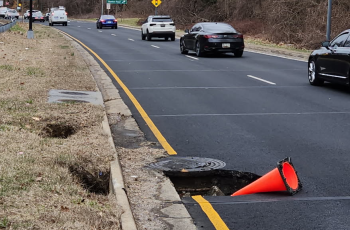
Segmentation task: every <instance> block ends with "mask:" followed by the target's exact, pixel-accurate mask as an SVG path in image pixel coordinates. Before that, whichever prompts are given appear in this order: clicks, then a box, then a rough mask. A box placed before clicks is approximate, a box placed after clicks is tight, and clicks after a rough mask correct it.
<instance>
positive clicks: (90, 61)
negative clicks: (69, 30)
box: [64, 35, 137, 230]
mask: <svg viewBox="0 0 350 230" xmlns="http://www.w3.org/2000/svg"><path fill="white" fill-rule="evenodd" d="M64 36H65V35H64ZM65 37H66V38H67V40H70V41H71V43H72V45H73V46H74V48H75V49H77V50H78V51H79V52H80V54H81V56H82V57H83V59H84V61H85V63H86V64H87V65H88V67H89V69H90V72H91V75H92V77H93V79H94V80H95V82H96V86H97V90H98V91H100V92H101V94H102V97H103V100H104V102H105V103H104V104H105V108H106V109H105V111H106V113H105V115H104V119H103V122H102V129H103V130H104V132H105V133H106V135H107V136H108V142H109V143H110V145H111V148H112V149H113V152H114V154H115V157H114V158H115V159H116V160H115V161H112V162H111V163H110V192H111V193H113V194H115V196H116V198H117V204H118V205H119V206H121V207H122V209H123V211H122V214H121V218H120V224H121V226H122V229H124V230H137V227H136V223H135V220H134V216H133V214H132V211H131V207H130V204H129V199H128V197H127V194H126V192H125V191H126V190H125V188H124V179H123V173H122V168H121V166H120V163H119V158H118V153H117V151H116V148H115V145H114V141H113V137H112V133H111V129H110V127H109V123H108V118H107V113H108V111H109V106H108V103H106V101H110V100H111V97H112V98H114V100H118V101H119V103H117V104H118V107H119V108H120V109H118V111H113V112H117V113H120V114H126V115H128V114H129V113H130V114H131V112H130V111H129V109H128V108H127V106H126V105H125V104H124V102H123V101H122V99H121V98H120V96H119V93H118V90H117V89H116V88H114V89H112V90H114V92H112V93H111V92H110V91H108V86H107V87H106V85H110V84H112V80H111V79H110V78H109V77H108V75H107V74H106V73H105V72H104V70H103V69H102V68H101V67H100V65H99V64H98V63H97V61H96V60H95V59H94V58H93V57H92V56H91V55H90V54H89V53H88V52H87V51H86V50H85V49H84V48H82V47H81V46H80V45H79V44H78V43H77V42H75V41H74V40H73V39H71V38H69V37H67V36H65ZM108 80H109V81H108ZM105 87H106V88H107V89H106V88H105ZM115 91H116V92H115ZM112 100H113V99H112ZM135 124H136V122H135Z"/></svg>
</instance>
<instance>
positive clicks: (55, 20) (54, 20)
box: [49, 6, 68, 26]
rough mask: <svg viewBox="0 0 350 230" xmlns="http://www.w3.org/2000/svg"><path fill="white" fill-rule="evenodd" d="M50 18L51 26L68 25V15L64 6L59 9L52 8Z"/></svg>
mask: <svg viewBox="0 0 350 230" xmlns="http://www.w3.org/2000/svg"><path fill="white" fill-rule="evenodd" d="M51 10H52V11H51V12H50V16H49V26H53V25H54V24H62V25H63V26H67V25H68V17H67V15H68V13H67V12H66V10H65V8H64V7H63V6H60V7H59V8H52V9H51Z"/></svg>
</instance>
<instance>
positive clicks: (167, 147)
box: [60, 31, 177, 155]
mask: <svg viewBox="0 0 350 230" xmlns="http://www.w3.org/2000/svg"><path fill="white" fill-rule="evenodd" d="M60 32H62V33H63V34H64V35H66V36H68V37H70V38H72V39H73V40H75V41H76V42H78V43H79V44H80V45H82V46H83V47H85V49H87V50H88V51H90V52H91V53H92V54H93V55H95V57H96V58H97V59H98V60H99V61H100V62H101V63H102V64H103V65H104V66H105V67H106V69H107V70H108V71H109V72H110V73H111V74H112V76H113V77H114V79H115V80H116V81H117V82H118V84H119V85H120V86H121V87H122V89H123V90H124V92H125V93H126V94H127V95H128V97H129V98H130V100H131V101H132V103H133V104H134V105H135V107H136V109H137V111H138V112H139V113H140V114H141V116H142V118H143V119H144V120H145V122H146V124H147V125H148V127H149V128H150V129H151V131H152V132H153V134H154V136H155V137H156V138H157V140H158V141H159V143H160V144H161V145H162V146H163V148H164V149H165V150H166V151H167V152H168V154H169V155H176V154H177V153H176V152H175V150H174V149H173V148H172V147H171V146H170V145H169V143H168V142H167V140H166V139H165V138H164V137H163V135H162V134H161V133H160V132H159V130H158V128H157V127H156V126H155V125H154V123H153V121H152V120H151V118H149V116H148V115H147V113H146V112H145V110H144V109H143V108H142V106H141V105H140V103H139V102H138V101H137V100H136V98H135V97H134V95H133V94H132V93H131V92H130V90H129V89H128V87H126V85H124V83H123V82H122V81H121V80H120V78H119V77H118V76H117V74H116V73H114V71H113V70H112V69H111V67H109V66H108V65H107V63H106V62H105V61H104V60H103V59H102V58H101V57H100V56H98V55H97V54H96V53H95V52H94V51H92V49H90V48H89V47H88V46H86V45H85V44H84V43H82V42H81V41H79V40H78V39H76V38H75V37H73V36H71V35H69V34H67V33H65V32H63V31H60Z"/></svg>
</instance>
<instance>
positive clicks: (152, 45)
mask: <svg viewBox="0 0 350 230" xmlns="http://www.w3.org/2000/svg"><path fill="white" fill-rule="evenodd" d="M151 46H152V47H154V48H157V49H159V48H160V47H159V46H155V45H151Z"/></svg>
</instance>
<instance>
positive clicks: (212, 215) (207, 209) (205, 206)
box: [192, 196, 229, 230]
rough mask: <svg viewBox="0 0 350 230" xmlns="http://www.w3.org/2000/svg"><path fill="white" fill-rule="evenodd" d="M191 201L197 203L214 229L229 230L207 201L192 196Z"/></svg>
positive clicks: (200, 197)
mask: <svg viewBox="0 0 350 230" xmlns="http://www.w3.org/2000/svg"><path fill="white" fill-rule="evenodd" d="M192 199H194V200H195V201H197V203H198V204H199V205H200V206H201V208H202V210H203V212H204V213H205V214H206V215H207V216H208V218H209V220H210V222H211V223H212V224H213V225H214V227H215V229H217V230H229V228H228V227H227V225H226V224H225V222H224V221H223V220H222V219H221V217H220V215H219V214H218V213H217V212H216V211H215V209H214V208H213V206H212V205H211V204H210V203H209V201H207V200H206V199H204V198H203V197H202V196H192Z"/></svg>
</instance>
